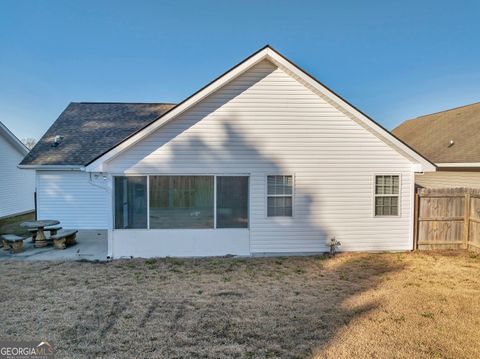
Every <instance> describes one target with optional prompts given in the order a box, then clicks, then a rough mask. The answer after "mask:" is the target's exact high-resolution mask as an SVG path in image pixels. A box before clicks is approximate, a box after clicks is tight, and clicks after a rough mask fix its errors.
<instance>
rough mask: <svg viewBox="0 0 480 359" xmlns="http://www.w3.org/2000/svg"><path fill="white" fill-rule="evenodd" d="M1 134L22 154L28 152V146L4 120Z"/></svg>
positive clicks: (0, 123) (0, 127)
mask: <svg viewBox="0 0 480 359" xmlns="http://www.w3.org/2000/svg"><path fill="white" fill-rule="evenodd" d="M0 136H3V137H4V138H5V139H6V140H7V141H8V142H9V143H11V144H12V146H13V147H14V148H16V149H17V151H18V152H20V153H21V154H22V155H24V156H25V155H26V154H27V153H28V148H27V147H26V146H25V145H24V144H23V143H22V141H20V140H19V139H18V138H17V137H16V136H15V135H14V134H13V133H12V132H11V131H10V130H9V129H8V128H7V126H5V125H4V124H3V123H2V122H0Z"/></svg>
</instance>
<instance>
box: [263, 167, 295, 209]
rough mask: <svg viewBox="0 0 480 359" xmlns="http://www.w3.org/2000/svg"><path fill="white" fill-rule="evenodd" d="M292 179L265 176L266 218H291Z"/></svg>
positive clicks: (288, 177)
mask: <svg viewBox="0 0 480 359" xmlns="http://www.w3.org/2000/svg"><path fill="white" fill-rule="evenodd" d="M292 207H293V177H292V176H291V175H287V176H283V175H281V176H267V216H268V217H291V216H292V214H293V208H292Z"/></svg>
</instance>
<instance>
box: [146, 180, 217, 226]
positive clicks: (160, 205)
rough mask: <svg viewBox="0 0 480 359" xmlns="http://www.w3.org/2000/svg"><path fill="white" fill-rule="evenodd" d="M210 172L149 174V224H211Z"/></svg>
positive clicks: (211, 184)
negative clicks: (199, 173) (201, 173)
mask: <svg viewBox="0 0 480 359" xmlns="http://www.w3.org/2000/svg"><path fill="white" fill-rule="evenodd" d="M213 197H214V194H213V176H150V228H213V205H214V204H213Z"/></svg>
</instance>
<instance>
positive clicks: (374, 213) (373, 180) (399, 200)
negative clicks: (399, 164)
mask: <svg viewBox="0 0 480 359" xmlns="http://www.w3.org/2000/svg"><path fill="white" fill-rule="evenodd" d="M379 176H398V194H396V195H395V194H377V191H376V184H377V177H379ZM372 184H373V186H372V191H373V196H372V197H373V201H372V215H373V217H375V218H392V217H393V218H396V217H401V210H402V203H401V199H402V174H401V173H398V172H395V173H375V174H374V175H373V179H372ZM395 196H396V197H397V198H398V201H397V206H398V210H397V214H382V215H377V214H376V201H375V199H376V198H377V197H395Z"/></svg>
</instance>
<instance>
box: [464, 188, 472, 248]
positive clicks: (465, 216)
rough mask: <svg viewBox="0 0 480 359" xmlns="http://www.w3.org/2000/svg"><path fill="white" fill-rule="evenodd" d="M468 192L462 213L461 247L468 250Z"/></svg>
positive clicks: (469, 199)
mask: <svg viewBox="0 0 480 359" xmlns="http://www.w3.org/2000/svg"><path fill="white" fill-rule="evenodd" d="M470 201H471V198H470V192H468V191H467V192H466V193H465V209H464V213H463V218H464V219H463V246H464V248H465V249H468V240H469V237H470Z"/></svg>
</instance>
